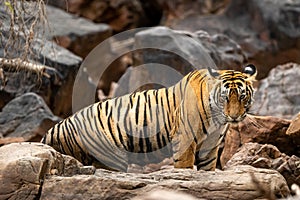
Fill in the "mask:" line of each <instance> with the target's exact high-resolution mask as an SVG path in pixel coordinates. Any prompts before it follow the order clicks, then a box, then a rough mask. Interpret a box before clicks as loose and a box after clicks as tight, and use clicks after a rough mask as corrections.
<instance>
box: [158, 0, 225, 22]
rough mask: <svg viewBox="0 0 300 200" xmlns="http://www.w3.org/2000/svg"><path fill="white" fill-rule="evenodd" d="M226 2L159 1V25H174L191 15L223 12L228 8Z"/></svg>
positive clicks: (222, 0) (216, 0)
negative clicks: (161, 13)
mask: <svg viewBox="0 0 300 200" xmlns="http://www.w3.org/2000/svg"><path fill="white" fill-rule="evenodd" d="M229 2H230V1H228V0H221V1H220V0H201V1H197V3H195V1H193V0H159V4H160V6H161V7H162V9H163V18H162V21H161V23H162V24H164V25H172V24H176V21H177V20H179V21H180V20H182V19H184V18H187V17H188V16H193V15H205V16H207V15H212V14H220V13H223V12H224V9H225V8H226V6H228V3H229Z"/></svg>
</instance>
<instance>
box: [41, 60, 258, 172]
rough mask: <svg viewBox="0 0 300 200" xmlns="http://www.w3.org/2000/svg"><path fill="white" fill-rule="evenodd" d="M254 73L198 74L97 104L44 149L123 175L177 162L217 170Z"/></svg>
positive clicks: (55, 133) (59, 128)
mask: <svg viewBox="0 0 300 200" xmlns="http://www.w3.org/2000/svg"><path fill="white" fill-rule="evenodd" d="M256 74H257V70H256V67H255V66H254V65H253V64H248V65H246V66H244V67H243V70H242V71H236V70H215V69H210V68H208V69H200V70H194V71H192V72H190V73H188V74H187V75H186V76H184V77H183V78H182V79H181V80H180V81H179V82H178V83H176V84H175V85H173V86H171V87H168V88H166V87H165V88H160V89H149V90H144V91H139V92H133V93H131V94H126V95H124V96H120V97H115V98H112V99H107V100H105V101H100V102H96V103H94V104H92V105H90V106H88V107H86V108H83V109H81V110H80V111H78V112H76V113H75V114H73V115H71V116H70V117H68V118H66V119H64V120H62V121H60V122H59V123H58V124H56V125H54V126H53V127H52V128H51V129H49V130H48V132H47V133H46V134H45V136H44V137H43V138H42V141H41V142H42V143H44V144H47V145H50V146H52V147H53V148H54V149H56V150H57V151H59V152H61V153H63V154H67V155H71V156H73V157H74V158H76V159H77V160H79V161H80V162H82V163H83V164H84V165H93V166H95V167H96V168H104V169H109V170H114V171H124V172H126V171H127V169H128V165H129V164H132V163H133V164H139V165H142V166H143V165H146V164H148V163H158V162H160V161H162V160H163V159H164V158H168V157H171V158H173V165H174V168H194V167H196V168H197V170H207V171H211V170H215V169H216V163H217V157H218V150H219V146H220V144H221V142H222V139H223V138H224V136H225V134H226V131H227V130H228V126H229V124H231V123H238V122H240V121H242V120H243V119H244V118H245V117H246V115H247V114H248V112H249V109H250V107H251V105H252V103H253V101H254V100H253V95H254V87H253V82H254V81H255V77H256Z"/></svg>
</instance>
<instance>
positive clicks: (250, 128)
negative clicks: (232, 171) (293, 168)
mask: <svg viewBox="0 0 300 200" xmlns="http://www.w3.org/2000/svg"><path fill="white" fill-rule="evenodd" d="M289 125H290V121H289V120H285V119H281V118H276V117H272V116H251V115H248V116H247V117H246V118H245V119H244V120H243V121H242V122H240V123H238V124H236V125H230V128H229V130H228V132H227V133H226V137H225V142H224V149H223V152H222V154H221V159H220V161H221V166H225V164H226V163H227V161H228V160H229V159H230V158H231V157H232V156H233V155H234V154H235V153H236V152H237V150H238V148H239V147H241V146H242V145H243V144H245V143H248V142H256V143H260V144H272V145H274V146H276V147H277V148H278V149H279V150H280V151H281V152H283V153H286V154H287V155H290V156H292V155H296V156H298V157H299V156H300V151H299V148H295V145H297V144H295V143H294V139H293V137H291V136H289V135H287V134H286V130H287V129H288V127H289ZM298 145H299V144H298Z"/></svg>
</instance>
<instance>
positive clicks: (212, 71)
mask: <svg viewBox="0 0 300 200" xmlns="http://www.w3.org/2000/svg"><path fill="white" fill-rule="evenodd" d="M207 71H208V73H209V75H210V76H211V77H213V78H218V77H219V76H220V73H219V72H218V71H217V70H215V69H213V68H210V67H208V68H207Z"/></svg>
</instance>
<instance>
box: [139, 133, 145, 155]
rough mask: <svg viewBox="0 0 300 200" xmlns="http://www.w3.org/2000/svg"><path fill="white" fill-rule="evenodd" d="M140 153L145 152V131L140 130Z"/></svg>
mask: <svg viewBox="0 0 300 200" xmlns="http://www.w3.org/2000/svg"><path fill="white" fill-rule="evenodd" d="M139 148H140V150H139V153H144V138H143V132H142V131H140V136H139Z"/></svg>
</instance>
